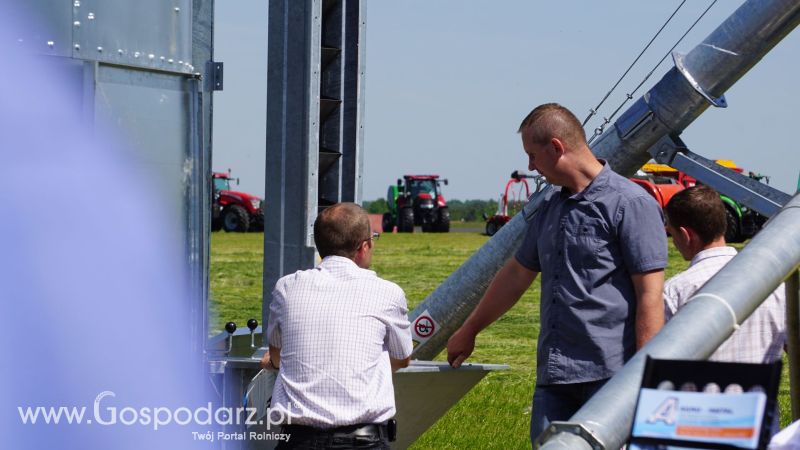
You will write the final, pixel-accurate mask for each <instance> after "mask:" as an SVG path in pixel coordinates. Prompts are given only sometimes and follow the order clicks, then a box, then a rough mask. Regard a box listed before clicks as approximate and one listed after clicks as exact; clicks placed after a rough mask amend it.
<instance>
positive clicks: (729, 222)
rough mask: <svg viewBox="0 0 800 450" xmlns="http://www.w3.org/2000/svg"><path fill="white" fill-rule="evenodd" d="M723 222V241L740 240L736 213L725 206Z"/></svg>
mask: <svg viewBox="0 0 800 450" xmlns="http://www.w3.org/2000/svg"><path fill="white" fill-rule="evenodd" d="M725 222H726V227H725V241H726V242H742V238H741V233H740V232H739V218H738V217H736V213H734V212H733V211H731V209H730V208H727V207H726V208H725Z"/></svg>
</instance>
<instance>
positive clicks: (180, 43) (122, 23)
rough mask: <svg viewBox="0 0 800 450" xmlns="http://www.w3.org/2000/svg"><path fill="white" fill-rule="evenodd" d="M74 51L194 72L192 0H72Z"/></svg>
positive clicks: (101, 58)
mask: <svg viewBox="0 0 800 450" xmlns="http://www.w3.org/2000/svg"><path fill="white" fill-rule="evenodd" d="M71 7H72V21H71V28H72V45H71V47H72V53H71V55H72V57H73V58H80V59H87V60H93V61H102V62H108V63H114V64H122V65H130V66H138V67H147V68H151V69H157V70H162V71H169V72H181V73H193V72H196V71H198V69H196V68H195V67H194V66H193V63H192V0H138V1H135V2H122V1H108V0H73V1H72V2H71Z"/></svg>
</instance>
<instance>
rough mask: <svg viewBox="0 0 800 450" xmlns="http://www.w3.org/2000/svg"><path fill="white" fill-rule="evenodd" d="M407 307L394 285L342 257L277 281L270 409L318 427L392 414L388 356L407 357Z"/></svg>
mask: <svg viewBox="0 0 800 450" xmlns="http://www.w3.org/2000/svg"><path fill="white" fill-rule="evenodd" d="M407 313H408V307H407V306H406V297H405V294H404V293H403V290H402V289H401V288H400V287H399V286H397V285H396V284H394V283H392V282H390V281H386V280H383V279H381V278H378V276H377V275H376V274H375V272H373V271H371V270H366V269H361V268H359V267H358V266H357V265H356V264H355V263H354V262H353V261H352V260H350V259H347V258H343V257H339V256H329V257H327V258H325V259H323V260H322V262H321V263H320V265H319V266H317V267H316V268H314V269H310V270H301V271H298V272H295V273H294V274H291V275H287V276H285V277H283V278H281V279H280V280H278V282H277V283H276V284H275V289H274V290H273V291H272V303H271V304H270V314H269V323H268V325H267V336H268V337H269V345H271V346H273V347H278V348H280V349H281V356H280V371H279V372H278V377H277V381H276V382H275V388H274V391H273V393H272V404H271V406H272V408H280V409H281V410H283V411H285V412H288V413H289V415H290V417H291V423H292V424H294V425H309V426H314V427H317V428H331V427H338V426H344V425H353V424H357V423H378V422H384V421H386V420H388V419H391V418H392V417H393V416H394V414H395V404H394V386H393V385H392V369H391V366H390V363H389V357H390V356H391V357H392V358H395V359H405V358H407V357H408V356H409V355H411V350H412V345H411V326H410V324H409V322H408V315H407Z"/></svg>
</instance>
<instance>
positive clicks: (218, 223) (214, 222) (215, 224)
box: [211, 217, 222, 231]
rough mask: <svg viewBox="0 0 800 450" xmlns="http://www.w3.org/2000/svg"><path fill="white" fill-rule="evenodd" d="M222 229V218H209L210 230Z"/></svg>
mask: <svg viewBox="0 0 800 450" xmlns="http://www.w3.org/2000/svg"><path fill="white" fill-rule="evenodd" d="M221 229H222V218H220V217H217V218H216V219H211V231H219V230H221Z"/></svg>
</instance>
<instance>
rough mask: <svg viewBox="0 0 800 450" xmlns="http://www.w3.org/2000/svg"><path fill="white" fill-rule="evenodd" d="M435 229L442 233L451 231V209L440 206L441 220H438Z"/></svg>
mask: <svg viewBox="0 0 800 450" xmlns="http://www.w3.org/2000/svg"><path fill="white" fill-rule="evenodd" d="M435 227H436V228H435V230H436V231H438V232H440V233H448V232H450V210H449V209H447V208H439V220H437V221H436V225H435Z"/></svg>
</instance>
